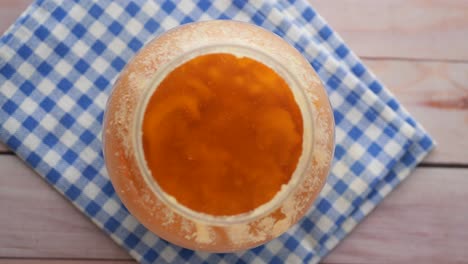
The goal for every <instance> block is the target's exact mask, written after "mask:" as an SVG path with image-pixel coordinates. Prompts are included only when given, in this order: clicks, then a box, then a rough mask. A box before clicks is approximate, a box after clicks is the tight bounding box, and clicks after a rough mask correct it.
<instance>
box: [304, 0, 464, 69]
mask: <svg viewBox="0 0 468 264" xmlns="http://www.w3.org/2000/svg"><path fill="white" fill-rule="evenodd" d="M309 2H310V3H311V4H312V6H314V8H315V9H316V10H317V11H318V13H319V14H320V15H321V16H323V17H324V18H325V19H326V20H327V21H328V22H329V23H330V25H331V26H332V27H333V29H334V30H335V31H337V32H338V33H339V35H340V36H341V37H342V38H343V39H344V40H345V41H346V42H347V43H348V44H349V46H350V47H351V48H352V49H353V50H354V51H355V52H356V53H357V54H358V55H359V56H365V57H387V58H388V57H391V58H417V59H440V60H447V59H448V60H457V61H466V60H468V49H467V48H466V47H467V46H468V1H464V0H379V1H375V0H360V1H356V0H328V1H320V0H309Z"/></svg>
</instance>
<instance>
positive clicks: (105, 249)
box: [0, 155, 468, 263]
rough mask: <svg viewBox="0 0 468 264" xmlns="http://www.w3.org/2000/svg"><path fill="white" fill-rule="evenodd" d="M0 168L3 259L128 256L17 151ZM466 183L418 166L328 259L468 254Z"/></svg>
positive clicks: (461, 172) (459, 175) (465, 174)
mask: <svg viewBox="0 0 468 264" xmlns="http://www.w3.org/2000/svg"><path fill="white" fill-rule="evenodd" d="M0 168H2V173H1V174H0V211H1V212H8V214H1V215H0V257H4V258H5V257H29V258H51V257H53V258H94V259H95V258H99V259H124V260H125V259H129V258H130V257H129V256H128V255H127V254H126V253H125V252H124V251H123V250H121V249H120V248H118V247H117V246H116V245H115V244H114V243H113V242H111V241H110V239H109V238H108V237H107V236H106V235H105V234H104V233H103V232H101V231H99V230H98V229H97V228H96V227H95V226H94V225H93V224H92V223H91V222H90V221H89V220H88V219H86V218H85V217H83V216H82V215H80V213H79V212H78V211H77V210H76V209H74V208H73V207H72V206H71V205H70V204H69V203H68V202H66V201H65V199H63V198H62V197H60V195H59V194H58V193H57V192H55V191H54V190H52V189H51V188H50V187H49V186H47V184H46V183H45V182H44V181H42V180H41V179H40V178H39V176H37V175H36V174H35V173H34V172H32V171H31V170H30V169H29V168H27V167H26V166H24V165H22V163H21V162H20V161H19V160H18V159H17V158H16V157H14V156H5V155H4V156H0ZM465 186H468V169H428V168H419V169H417V170H416V171H415V173H414V175H412V176H411V177H410V178H409V179H408V180H407V181H406V182H404V183H403V184H402V186H401V187H400V188H398V189H397V190H396V191H395V192H394V193H392V194H391V195H390V196H389V197H388V199H386V200H385V201H384V202H383V203H382V205H381V206H379V207H378V208H377V209H376V210H375V212H374V213H372V214H371V215H370V216H369V217H368V219H366V220H365V221H364V223H363V224H362V225H360V226H359V227H358V228H357V230H356V231H355V232H354V233H353V234H351V236H350V237H349V238H347V239H346V240H345V241H344V243H343V244H342V245H340V246H339V247H338V248H337V250H336V251H334V252H332V253H331V255H330V256H329V257H328V258H327V262H329V263H347V262H353V263H375V262H385V260H395V261H394V262H408V261H410V260H414V261H415V262H423V263H424V262H426V260H431V259H434V260H454V261H455V260H460V259H468V252H467V251H464V248H465V245H466V241H468V203H466V202H465V201H466V200H468V192H466V190H465V189H466V188H465ZM46 210H47V211H46ZM44 212H49V213H44ZM408 249H410V250H408Z"/></svg>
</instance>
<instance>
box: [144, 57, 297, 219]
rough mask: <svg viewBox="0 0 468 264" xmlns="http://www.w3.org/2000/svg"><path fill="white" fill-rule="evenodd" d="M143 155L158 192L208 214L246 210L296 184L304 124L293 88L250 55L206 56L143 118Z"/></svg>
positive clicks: (167, 87) (175, 78)
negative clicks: (290, 182)
mask: <svg viewBox="0 0 468 264" xmlns="http://www.w3.org/2000/svg"><path fill="white" fill-rule="evenodd" d="M142 129H143V139H142V140H143V149H144V156H145V159H146V162H147V165H148V168H149V169H150V171H151V174H152V176H153V178H154V179H155V180H156V182H157V184H158V185H159V186H160V187H161V189H162V190H163V191H164V192H166V193H167V194H169V195H171V196H173V197H174V198H176V199H177V201H178V202H179V203H181V204H182V205H184V206H186V207H188V208H190V209H192V210H194V211H197V212H202V213H207V214H211V215H218V216H219V215H235V214H240V213H246V212H249V211H251V210H253V209H255V208H257V207H258V206H260V205H262V204H265V203H267V202H268V201H270V200H271V199H272V198H273V197H274V196H275V195H276V193H277V192H278V191H279V190H280V189H281V186H282V185H283V184H286V183H288V181H289V180H290V179H291V177H292V174H293V172H294V170H295V169H296V165H297V163H298V161H299V157H300V155H301V153H302V135H303V122H302V115H301V112H300V110H299V107H298V105H297V103H296V101H295V99H294V96H293V94H292V92H291V90H290V88H289V87H288V84H287V83H286V82H285V81H284V80H283V78H282V77H281V76H280V75H278V74H277V73H276V72H275V71H274V70H272V69H271V68H269V67H268V66H266V65H264V64H263V63H261V62H259V61H256V60H254V59H250V58H248V57H236V56H234V55H232V54H228V53H217V54H208V55H201V56H198V57H196V58H194V59H191V60H189V61H187V62H185V63H183V64H182V65H181V66H179V67H177V68H175V69H174V70H173V71H172V72H170V73H169V74H168V75H167V76H166V77H165V78H164V80H163V81H162V82H161V83H160V84H159V86H158V87H157V89H156V90H155V92H154V93H153V94H152V96H151V98H150V101H149V103H148V105H147V108H146V110H145V114H144V119H143V125H142Z"/></svg>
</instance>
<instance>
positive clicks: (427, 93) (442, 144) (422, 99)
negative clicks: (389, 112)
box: [365, 60, 468, 164]
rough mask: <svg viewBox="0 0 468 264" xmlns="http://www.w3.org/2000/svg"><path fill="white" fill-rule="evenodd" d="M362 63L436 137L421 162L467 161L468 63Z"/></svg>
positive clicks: (368, 61) (386, 61)
mask: <svg viewBox="0 0 468 264" xmlns="http://www.w3.org/2000/svg"><path fill="white" fill-rule="evenodd" d="M365 63H366V65H367V66H369V68H370V69H372V70H373V71H374V73H375V74H376V75H377V76H378V77H379V78H380V80H381V81H382V82H383V83H384V84H385V85H386V86H387V87H388V88H389V89H390V91H392V92H393V93H394V94H395V95H396V97H397V98H398V99H399V101H400V102H401V103H402V105H403V106H404V107H405V108H406V109H407V110H408V111H409V112H410V113H411V114H412V116H413V117H414V118H415V119H416V120H417V121H419V122H420V123H421V124H422V125H423V126H424V128H426V129H427V131H428V132H429V133H430V134H431V135H432V136H433V138H434V139H435V140H436V142H437V147H436V148H435V149H434V151H433V152H432V153H431V155H429V157H428V158H427V159H426V160H425V161H424V162H426V163H430V162H433V163H462V164H468V158H467V155H466V153H467V151H466V150H467V149H468V140H466V135H468V63H447V62H420V61H406V60H402V61H400V60H365Z"/></svg>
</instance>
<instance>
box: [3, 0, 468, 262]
mask: <svg viewBox="0 0 468 264" xmlns="http://www.w3.org/2000/svg"><path fill="white" fill-rule="evenodd" d="M30 1H31V0H21V1H15V0H0V32H3V31H4V30H6V29H7V27H8V25H9V24H10V23H12V22H13V21H14V19H15V18H16V17H17V16H18V15H19V14H20V13H21V12H22V10H24V9H25V7H26V6H27V5H28V4H29V3H30ZM310 2H311V3H312V4H313V6H314V7H315V8H316V9H317V10H318V11H319V13H320V14H321V15H322V16H323V17H325V18H326V19H327V20H328V22H329V23H330V24H331V26H332V27H333V28H334V29H335V30H336V31H337V32H339V33H340V34H341V36H342V37H343V38H344V39H345V40H346V41H347V43H348V44H349V45H350V47H351V48H352V49H353V50H354V51H355V52H356V53H357V54H358V55H359V56H361V57H362V58H363V59H364V62H365V63H366V64H367V66H368V67H370V68H371V69H372V70H373V71H374V72H375V73H376V74H377V76H379V77H380V79H381V80H382V81H383V82H384V83H385V84H386V85H387V87H388V88H389V89H390V90H391V91H392V92H393V93H394V94H395V95H396V96H397V97H398V99H399V100H400V101H401V102H402V103H403V105H404V106H406V107H407V109H408V110H409V111H410V112H411V113H412V114H413V115H414V117H415V118H416V119H417V120H419V121H420V122H421V123H422V124H423V125H424V127H425V128H426V129H427V130H428V131H429V132H430V133H431V135H432V136H433V137H434V138H435V139H436V141H437V143H438V146H437V148H436V149H435V150H434V151H433V152H432V153H431V155H430V156H429V157H428V158H427V159H426V160H425V161H424V162H423V163H422V164H421V165H420V166H419V167H418V168H417V169H416V170H415V172H414V173H413V174H412V175H411V176H410V177H409V178H408V179H407V180H406V181H405V182H404V183H402V184H401V185H400V187H398V188H397V189H396V190H395V191H394V192H393V193H391V194H390V195H389V196H388V198H387V199H385V201H384V202H383V203H382V204H381V205H379V206H378V207H377V209H376V210H375V211H374V212H373V213H372V214H371V215H370V216H369V217H367V218H366V219H365V220H364V221H363V222H362V224H360V225H359V226H358V227H357V228H356V229H355V231H354V232H353V233H352V234H351V235H349V236H348V238H346V239H345V240H344V241H343V242H342V243H341V244H340V245H339V246H338V247H337V248H336V249H335V250H334V251H332V252H331V253H330V254H329V256H328V257H326V259H325V260H324V263H410V262H412V263H468V202H467V201H468V190H467V189H468V1H467V0H379V1H374V0H327V1H319V0H310ZM0 89H1V87H0ZM0 152H1V155H0V171H1V172H0V212H1V214H0V264H1V263H85V264H91V263H99V264H107V263H115V262H118V263H134V261H133V260H132V259H131V258H130V256H129V255H128V254H127V253H126V252H125V251H124V250H123V249H121V248H120V247H119V246H117V245H116V244H115V243H114V242H113V241H111V239H110V238H109V237H107V235H105V234H104V233H103V232H101V231H100V230H99V229H98V228H97V227H96V226H95V225H94V224H93V223H91V221H90V220H89V219H87V218H86V217H84V216H83V215H82V214H81V213H80V212H78V210H76V209H75V208H74V207H73V206H72V205H71V204H70V203H69V202H68V201H66V200H65V198H63V197H62V196H61V195H60V194H59V193H58V192H56V191H55V190H54V189H52V187H50V186H49V185H47V184H46V182H45V181H43V180H42V179H41V178H40V177H39V176H38V175H36V174H35V173H34V172H33V171H32V170H31V169H29V168H28V167H26V165H24V164H23V163H22V162H21V161H20V160H19V159H18V158H17V157H15V156H14V155H13V154H12V153H11V152H9V151H8V150H7V149H6V148H5V147H4V146H1V145H0ZM45 212H48V213H45Z"/></svg>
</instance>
